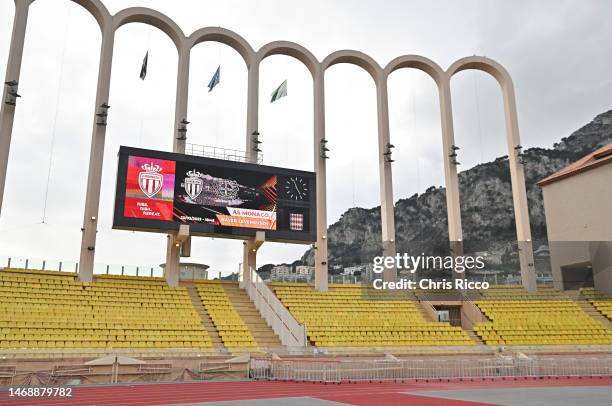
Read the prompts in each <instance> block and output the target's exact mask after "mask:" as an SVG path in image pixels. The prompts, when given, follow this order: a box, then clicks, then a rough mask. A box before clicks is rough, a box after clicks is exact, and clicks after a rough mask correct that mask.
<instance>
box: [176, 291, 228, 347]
mask: <svg viewBox="0 0 612 406" xmlns="http://www.w3.org/2000/svg"><path fill="white" fill-rule="evenodd" d="M180 285H181V286H183V287H185V288H186V289H187V293H188V294H189V297H190V298H191V303H192V304H193V307H194V309H195V310H196V312H198V315H199V316H200V319H202V326H204V329H206V331H207V332H208V336H209V337H210V341H211V343H212V345H213V347H214V348H217V349H219V348H223V341H221V337H220V336H219V332H218V331H217V329H216V328H215V325H214V324H213V322H212V320H211V319H210V316H209V315H208V313H207V312H206V309H205V308H204V305H203V304H202V301H201V300H200V296H198V291H197V290H196V288H195V286H194V285H193V282H191V281H188V282H181V283H180Z"/></svg>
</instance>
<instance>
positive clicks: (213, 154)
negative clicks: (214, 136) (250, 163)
mask: <svg viewBox="0 0 612 406" xmlns="http://www.w3.org/2000/svg"><path fill="white" fill-rule="evenodd" d="M185 154H186V155H194V156H201V157H205V158H215V159H224V160H226V161H235V162H247V153H246V151H242V150H239V149H230V148H221V147H213V146H210V145H199V144H185ZM257 163H258V164H260V165H261V164H262V163H263V154H262V153H261V152H259V153H257Z"/></svg>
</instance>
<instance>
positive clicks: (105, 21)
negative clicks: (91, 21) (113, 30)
mask: <svg viewBox="0 0 612 406" xmlns="http://www.w3.org/2000/svg"><path fill="white" fill-rule="evenodd" d="M71 1H72V2H74V3H76V4H78V5H79V6H81V7H83V8H84V9H85V10H87V11H89V13H90V14H91V15H92V16H93V18H95V19H96V21H97V22H98V25H99V26H100V30H101V31H102V32H104V29H105V28H108V27H109V26H110V24H111V23H112V18H113V17H112V16H111V14H110V13H109V12H108V9H107V8H106V6H105V5H104V3H102V2H101V1H100V0H71Z"/></svg>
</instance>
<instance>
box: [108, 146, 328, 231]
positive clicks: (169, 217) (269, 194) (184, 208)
mask: <svg viewBox="0 0 612 406" xmlns="http://www.w3.org/2000/svg"><path fill="white" fill-rule="evenodd" d="M315 190H316V187H315V175H314V173H312V172H305V171H297V170H292V169H285V168H276V167H272V166H264V165H256V164H249V163H243V162H234V161H225V160H220V159H212V158H204V157H198V156H192V155H183V154H176V153H169V152H161V151H153V150H147V149H139V148H131V147H121V148H120V149H119V165H118V170H117V187H116V194H115V212H114V221H113V228H116V229H124V230H139V231H152V232H162V233H166V232H169V231H172V230H178V229H179V226H180V225H181V224H188V225H189V226H190V233H191V234H192V235H203V236H214V237H227V238H249V237H253V236H255V233H256V232H257V231H265V232H266V240H270V241H282V242H298V243H300V242H301V243H309V242H312V241H315V240H316V210H315Z"/></svg>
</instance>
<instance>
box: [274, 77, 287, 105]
mask: <svg viewBox="0 0 612 406" xmlns="http://www.w3.org/2000/svg"><path fill="white" fill-rule="evenodd" d="M285 96H287V81H286V80H285V81H284V82H283V83H281V84H280V86H279V87H277V88H276V90H275V91H273V92H272V99H271V100H270V103H274V102H275V101H277V100H278V99H280V98H281V97H285Z"/></svg>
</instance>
